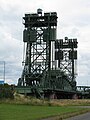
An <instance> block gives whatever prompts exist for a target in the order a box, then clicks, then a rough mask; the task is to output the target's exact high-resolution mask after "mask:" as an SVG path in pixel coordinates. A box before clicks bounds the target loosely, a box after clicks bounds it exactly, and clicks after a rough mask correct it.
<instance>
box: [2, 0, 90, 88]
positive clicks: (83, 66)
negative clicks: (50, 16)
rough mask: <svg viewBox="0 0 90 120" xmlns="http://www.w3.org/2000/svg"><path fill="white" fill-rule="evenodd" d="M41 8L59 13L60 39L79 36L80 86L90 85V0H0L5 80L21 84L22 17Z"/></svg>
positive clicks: (78, 79) (78, 68)
mask: <svg viewBox="0 0 90 120" xmlns="http://www.w3.org/2000/svg"><path fill="white" fill-rule="evenodd" d="M38 8H41V9H42V10H43V12H57V15H58V26H57V39H62V38H64V37H68V38H77V40H78V60H77V74H78V75H77V78H76V81H77V85H83V86H84V85H85V86H86V85H88V86H90V47H89V46H90V0H0V66H1V67H0V71H3V67H2V66H3V63H4V61H5V82H7V83H9V84H17V81H18V78H19V77H21V73H22V61H23V39H22V36H23V34H22V33H23V29H24V25H23V24H22V23H23V19H22V17H23V16H24V14H25V13H36V12H37V9H38ZM2 76H3V74H2V75H1V73H0V77H1V78H2Z"/></svg>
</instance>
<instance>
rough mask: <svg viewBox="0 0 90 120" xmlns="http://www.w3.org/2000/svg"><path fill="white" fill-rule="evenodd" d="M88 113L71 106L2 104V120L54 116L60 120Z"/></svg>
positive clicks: (0, 108)
mask: <svg viewBox="0 0 90 120" xmlns="http://www.w3.org/2000/svg"><path fill="white" fill-rule="evenodd" d="M87 111H89V109H86V108H85V109H83V108H77V107H69V106H67V107H66V106H60V107H59V106H31V105H19V104H0V120H41V119H42V118H48V117H52V116H53V117H54V118H55V119H57V120H60V119H63V118H66V117H69V116H71V115H75V114H76V113H78V114H81V113H82V112H83V113H84V112H87ZM55 116H56V117H55ZM55 119H54V120H55Z"/></svg>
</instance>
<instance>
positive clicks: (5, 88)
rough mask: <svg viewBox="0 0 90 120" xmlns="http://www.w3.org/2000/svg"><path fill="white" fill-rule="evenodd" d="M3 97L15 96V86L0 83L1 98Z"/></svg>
mask: <svg viewBox="0 0 90 120" xmlns="http://www.w3.org/2000/svg"><path fill="white" fill-rule="evenodd" d="M3 98H11V99H13V98H14V90H13V86H11V85H8V84H4V85H2V84H1V85H0V99H3Z"/></svg>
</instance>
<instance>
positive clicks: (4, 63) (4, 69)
mask: <svg viewBox="0 0 90 120" xmlns="http://www.w3.org/2000/svg"><path fill="white" fill-rule="evenodd" d="M0 63H3V81H4V83H5V61H0Z"/></svg>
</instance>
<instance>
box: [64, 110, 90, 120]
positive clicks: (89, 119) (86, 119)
mask: <svg viewBox="0 0 90 120" xmlns="http://www.w3.org/2000/svg"><path fill="white" fill-rule="evenodd" d="M65 120H90V112H88V113H85V114H82V115H78V116H75V117H71V118H68V119H65Z"/></svg>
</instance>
